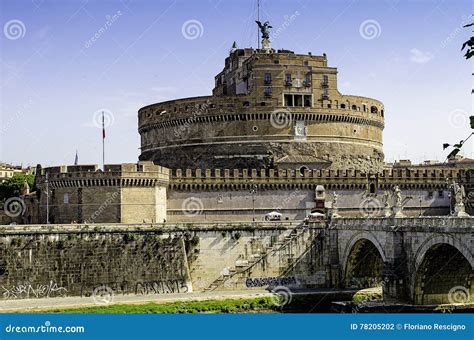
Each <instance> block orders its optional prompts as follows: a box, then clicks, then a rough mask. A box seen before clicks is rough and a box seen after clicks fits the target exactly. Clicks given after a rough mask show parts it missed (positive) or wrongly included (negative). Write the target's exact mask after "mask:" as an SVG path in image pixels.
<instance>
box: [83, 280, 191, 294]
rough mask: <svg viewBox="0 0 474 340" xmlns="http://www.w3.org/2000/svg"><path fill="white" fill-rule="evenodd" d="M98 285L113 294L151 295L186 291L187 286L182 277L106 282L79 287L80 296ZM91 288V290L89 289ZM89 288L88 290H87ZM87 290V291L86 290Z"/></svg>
mask: <svg viewBox="0 0 474 340" xmlns="http://www.w3.org/2000/svg"><path fill="white" fill-rule="evenodd" d="M98 287H109V288H110V289H111V290H112V291H113V292H114V294H122V295H126V294H136V295H151V294H171V293H187V292H188V291H189V287H188V284H187V282H186V281H185V280H184V279H181V278H179V279H163V280H150V281H138V282H128V281H122V282H107V283H101V284H98V285H94V286H90V285H88V286H83V287H82V288H81V296H89V295H91V293H92V291H93V290H94V289H97V288H98ZM90 288H92V290H90ZM89 290H90V291H89ZM88 291H89V292H88Z"/></svg>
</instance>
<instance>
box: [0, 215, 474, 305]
mask: <svg viewBox="0 0 474 340" xmlns="http://www.w3.org/2000/svg"><path fill="white" fill-rule="evenodd" d="M473 221H474V218H472V217H447V216H444V217H418V218H335V219H333V220H332V221H331V222H330V223H328V222H327V221H318V222H311V223H307V224H304V223H302V222H301V221H298V222H241V223H237V222H233V223H181V224H180V223H174V224H170V223H167V224H133V225H131V224H129V225H127V224H91V225H76V224H67V225H17V226H0V291H1V292H2V295H0V299H3V300H9V299H22V298H55V297H58V296H83V297H87V296H91V295H92V294H94V292H95V291H96V290H97V288H98V287H104V286H107V287H110V289H112V290H113V291H114V293H115V294H117V295H129V294H130V295H148V294H174V293H186V292H208V291H219V290H221V291H232V290H234V291H242V290H248V291H249V294H251V293H252V291H255V290H261V289H265V288H268V287H274V286H279V287H281V286H283V287H287V288H288V289H290V290H291V289H295V290H296V289H314V288H316V289H328V288H333V289H347V288H355V289H357V288H365V287H373V286H382V288H383V297H384V301H388V302H403V303H409V304H418V305H436V304H444V303H469V302H471V301H472V298H471V297H472V296H473V277H474V275H473V268H474V256H473V249H474V247H473V245H474V238H473V231H474V226H473Z"/></svg>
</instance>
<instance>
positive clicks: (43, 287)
mask: <svg viewBox="0 0 474 340" xmlns="http://www.w3.org/2000/svg"><path fill="white" fill-rule="evenodd" d="M2 290H3V294H2V296H3V298H4V299H5V300H8V299H33V298H49V297H58V296H64V295H65V294H66V293H67V289H66V288H64V287H60V286H59V285H58V284H57V283H55V282H53V281H50V282H49V284H37V285H34V284H31V283H29V282H25V283H23V284H18V285H16V286H12V287H5V286H2Z"/></svg>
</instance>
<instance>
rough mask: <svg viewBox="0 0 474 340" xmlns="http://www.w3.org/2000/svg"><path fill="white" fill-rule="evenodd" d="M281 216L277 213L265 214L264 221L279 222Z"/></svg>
mask: <svg viewBox="0 0 474 340" xmlns="http://www.w3.org/2000/svg"><path fill="white" fill-rule="evenodd" d="M281 217H282V214H280V213H279V212H278V211H272V212H269V213H268V214H265V221H281Z"/></svg>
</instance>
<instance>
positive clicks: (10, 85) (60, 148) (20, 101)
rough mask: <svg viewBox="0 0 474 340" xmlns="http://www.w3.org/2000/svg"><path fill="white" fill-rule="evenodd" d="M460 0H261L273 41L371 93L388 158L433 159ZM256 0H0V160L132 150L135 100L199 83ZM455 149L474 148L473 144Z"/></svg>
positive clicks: (445, 108) (462, 107) (463, 66)
mask: <svg viewBox="0 0 474 340" xmlns="http://www.w3.org/2000/svg"><path fill="white" fill-rule="evenodd" d="M472 13H474V11H473V8H472V2H471V1H469V0H445V1H440V0H433V1H428V0H416V1H415V0H347V1H346V0H327V1H320V0H312V1H311V0H285V1H284V0H266V1H265V0H261V1H260V18H261V19H262V20H269V21H270V22H271V24H272V26H273V36H272V47H274V48H285V49H290V50H294V51H295V52H296V53H302V54H305V53H308V52H312V53H313V55H321V54H322V53H326V54H327V57H328V64H329V66H331V67H337V68H338V87H339V90H340V92H342V93H343V94H352V95H361V96H367V97H372V98H375V99H378V100H381V101H382V102H383V103H384V106H385V130H384V133H383V140H384V151H385V159H386V161H394V160H398V159H411V160H412V161H413V162H416V163H418V162H421V161H422V160H427V159H438V160H441V161H442V160H444V159H445V158H446V155H447V152H446V151H443V149H442V144H443V143H445V142H447V143H455V142H458V141H460V140H461V139H463V138H465V137H467V136H468V135H469V133H470V128H469V126H468V125H469V124H468V116H469V115H470V114H472V107H473V101H472V100H473V96H471V86H472V77H471V73H472V64H471V63H470V62H468V61H466V60H465V59H464V58H463V53H462V52H461V51H460V48H461V45H462V43H463V42H464V41H466V40H468V38H469V37H470V34H471V30H469V29H466V28H462V25H463V24H465V23H468V22H470V18H469V17H470V15H471V14H472ZM255 18H256V0H188V1H184V0H181V1H176V0H155V1H152V0H122V1H119V0H115V1H112V0H106V1H92V0H89V1H87V0H69V1H60V0H54V1H50V0H0V24H1V26H2V28H3V29H2V31H1V32H0V64H1V68H0V70H1V74H0V86H1V89H0V112H1V115H0V117H1V118H0V161H1V162H9V163H13V164H22V165H24V166H28V165H33V166H34V165H36V164H38V163H40V164H42V165H43V166H52V165H60V164H72V163H73V162H74V158H75V154H76V150H77V153H78V157H79V162H80V163H83V164H100V163H101V162H102V139H101V137H102V136H101V134H102V132H101V129H100V125H101V118H100V112H101V111H104V112H105V117H106V126H107V132H106V163H124V162H136V161H137V159H138V155H139V153H140V149H139V147H140V138H139V134H138V132H137V111H138V109H139V108H140V107H142V106H145V105H148V104H152V103H156V102H160V101H165V100H169V99H175V98H183V97H192V96H200V95H210V94H211V91H212V88H213V86H214V75H216V74H217V73H218V72H220V71H221V70H222V68H223V66H224V59H225V57H226V56H228V54H229V49H230V47H231V45H232V43H233V41H236V43H237V45H238V46H239V47H242V48H243V47H256V45H257V27H256V25H255V23H254V20H255ZM463 154H464V155H465V156H466V157H471V158H474V143H473V141H470V142H469V143H468V144H466V145H465V147H464V151H463Z"/></svg>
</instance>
